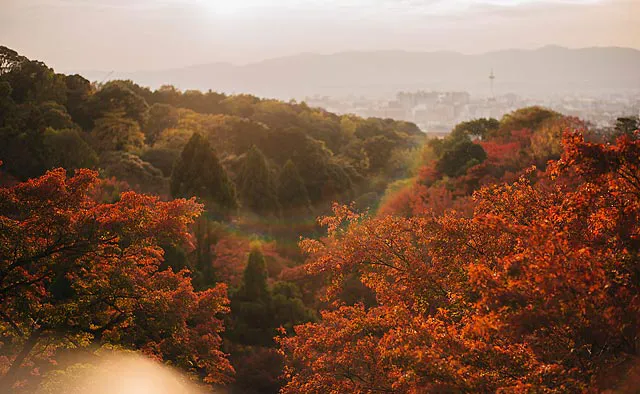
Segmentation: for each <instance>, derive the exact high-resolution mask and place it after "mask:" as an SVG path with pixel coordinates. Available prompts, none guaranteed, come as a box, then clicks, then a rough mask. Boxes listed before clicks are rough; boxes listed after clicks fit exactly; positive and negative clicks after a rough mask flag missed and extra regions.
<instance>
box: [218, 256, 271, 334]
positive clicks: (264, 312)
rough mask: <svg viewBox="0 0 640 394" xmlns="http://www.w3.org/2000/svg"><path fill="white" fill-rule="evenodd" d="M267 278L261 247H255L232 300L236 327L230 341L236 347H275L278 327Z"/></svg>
mask: <svg viewBox="0 0 640 394" xmlns="http://www.w3.org/2000/svg"><path fill="white" fill-rule="evenodd" d="M267 276H268V275H267V266H266V262H265V260H264V255H263V254H262V251H261V250H260V248H259V247H258V246H254V247H252V249H251V253H250V254H249V260H248V261H247V266H246V267H245V269H244V273H243V277H242V284H241V285H240V288H239V289H238V291H237V292H236V294H235V295H234V296H233V297H232V299H231V316H232V319H233V323H232V325H231V329H230V330H229V337H230V338H231V339H232V340H233V341H234V342H236V343H241V344H245V345H261V346H270V345H272V344H273V336H274V335H275V327H274V324H273V317H272V308H271V291H270V289H269V285H268V284H267Z"/></svg>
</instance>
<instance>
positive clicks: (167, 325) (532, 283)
mask: <svg viewBox="0 0 640 394" xmlns="http://www.w3.org/2000/svg"><path fill="white" fill-rule="evenodd" d="M639 125H640V123H639V122H638V119H637V118H636V117H626V118H620V119H619V120H618V122H617V124H616V125H612V128H611V129H610V130H594V129H593V128H592V127H591V126H590V125H588V124H585V123H584V122H582V121H580V120H579V119H575V118H571V117H566V116H563V115H561V114H559V113H556V112H553V111H550V110H547V109H545V108H540V107H530V108H523V109H520V110H517V111H514V112H512V113H510V114H508V115H505V116H504V117H503V118H502V119H499V120H498V119H484V118H483V119H476V120H471V121H468V122H463V123H461V124H459V125H457V126H456V127H454V129H453V130H452V131H451V133H450V134H449V135H448V136H446V137H445V138H443V139H427V138H426V137H425V135H424V134H422V133H421V132H420V130H419V129H418V128H417V127H416V126H415V125H413V124H410V123H406V122H399V121H394V120H391V119H375V118H370V119H363V118H360V117H357V116H354V115H342V116H339V115H335V114H332V113H329V112H327V111H325V110H322V109H319V108H310V107H308V106H307V105H306V104H305V103H296V102H293V101H292V102H288V103H285V102H281V101H277V100H268V99H261V98H258V97H254V96H249V95H233V96H226V95H224V94H220V93H216V92H213V91H208V92H199V91H185V92H182V91H180V90H178V89H176V88H174V87H171V86H164V87H162V88H160V89H158V90H155V91H152V90H150V89H147V88H144V87H141V86H138V85H136V84H135V83H133V82H131V81H110V82H107V83H105V84H95V83H93V84H92V83H90V82H89V81H87V80H85V79H84V78H82V77H81V76H79V75H63V74H57V73H55V72H54V71H53V70H52V69H50V68H49V67H47V66H46V65H45V64H43V63H41V62H37V61H31V60H29V59H27V58H25V57H23V56H20V55H19V54H18V53H16V52H15V51H13V50H11V49H8V48H5V47H0V162H1V163H2V165H0V301H1V302H0V391H2V392H5V391H10V390H11V391H13V392H18V393H19V392H47V390H48V388H49V387H56V385H57V384H59V383H60V378H61V377H64V376H70V375H74V374H76V373H77V372H78V371H81V370H83V369H86V368H87V365H78V363H77V358H74V355H76V354H78V353H79V352H80V353H83V354H85V355H90V356H91V357H94V359H92V358H89V359H88V360H98V359H100V358H101V357H102V355H103V354H104V351H105V349H106V350H108V349H126V350H131V351H138V352H142V353H144V354H146V355H148V356H150V357H153V358H155V359H156V360H161V361H163V362H165V363H167V364H169V365H172V366H174V367H177V368H179V369H181V370H182V371H184V372H185V373H186V376H187V379H192V380H196V381H198V382H200V383H202V384H208V385H210V386H213V387H214V389H218V388H221V386H226V387H225V388H224V390H228V391H229V392H231V393H275V392H278V391H282V392H284V393H325V392H353V393H376V392H394V393H395V392H399V393H422V392H581V391H601V390H606V389H611V390H618V391H622V392H625V390H627V391H632V390H633V389H635V388H637V387H638V385H639V384H640V382H637V381H634V380H633V376H634V375H633V374H634V373H635V374H636V375H637V374H638V373H639V372H638V371H639V369H638V367H637V366H638V365H640V359H639V358H638V351H639V348H638V344H639V343H640V342H639V339H638V338H640V322H639V321H638V316H640V287H639V283H640V277H639V275H640V274H639V272H640V270H639V268H638V266H639V261H638V253H639V249H640V239H639V237H640V234H639V231H640V228H639V226H638V219H639V216H640V161H639V160H640V138H639V137H640V135H638V132H637V131H636V129H637V128H638V126H639ZM142 193H145V194H142ZM333 202H335V203H334V204H333V215H332V216H325V215H327V214H329V212H330V209H331V206H332V203H333ZM344 204H350V205H344ZM317 216H320V217H322V219H321V220H320V221H319V223H315V218H316V217H317ZM323 226H324V227H326V228H327V230H328V232H326V233H325V231H324V230H323V228H322V227H323ZM301 237H302V238H303V240H302V241H301V242H300V238H301ZM298 242H300V243H299V245H298ZM299 246H300V247H299ZM88 363H89V364H88V367H89V369H90V368H91V367H92V366H93V367H95V365H93V362H92V361H88ZM96 365H97V362H96ZM634 371H635V372H634ZM38 390H40V391H38ZM79 390H80V389H79ZM80 391H81V390H80Z"/></svg>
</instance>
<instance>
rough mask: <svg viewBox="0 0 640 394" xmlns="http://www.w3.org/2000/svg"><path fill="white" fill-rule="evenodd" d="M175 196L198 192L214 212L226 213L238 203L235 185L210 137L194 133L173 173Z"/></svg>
mask: <svg viewBox="0 0 640 394" xmlns="http://www.w3.org/2000/svg"><path fill="white" fill-rule="evenodd" d="M171 194H172V195H173V196H174V197H192V196H197V197H200V198H201V199H203V200H204V202H205V204H206V207H207V210H208V211H209V213H210V214H213V215H220V214H222V215H227V214H230V213H232V212H233V211H234V210H236V209H237V207H238V202H237V199H236V190H235V185H234V184H233V182H232V181H231V180H230V179H229V176H228V175H227V173H226V171H225V169H224V168H223V167H222V165H221V164H220V162H219V161H218V157H217V156H216V154H215V152H214V151H213V149H212V148H211V146H210V145H209V141H207V139H206V138H204V137H203V136H202V135H200V134H199V133H195V134H193V136H191V139H190V140H189V142H188V143H187V145H186V146H185V147H184V149H183V150H182V154H181V155H180V157H179V158H178V160H177V161H176V164H175V166H174V168H173V173H172V174H171Z"/></svg>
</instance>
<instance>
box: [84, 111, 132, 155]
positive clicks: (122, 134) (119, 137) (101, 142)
mask: <svg viewBox="0 0 640 394" xmlns="http://www.w3.org/2000/svg"><path fill="white" fill-rule="evenodd" d="M91 133H92V136H93V140H94V143H95V148H96V150H97V151H98V152H108V151H131V150H135V149H139V148H142V147H143V146H144V134H142V131H140V126H139V125H138V123H137V122H136V121H134V120H131V119H129V118H126V117H124V113H123V112H110V113H107V114H105V115H104V116H103V117H102V118H100V119H98V120H97V121H96V122H95V127H94V128H93V131H92V132H91Z"/></svg>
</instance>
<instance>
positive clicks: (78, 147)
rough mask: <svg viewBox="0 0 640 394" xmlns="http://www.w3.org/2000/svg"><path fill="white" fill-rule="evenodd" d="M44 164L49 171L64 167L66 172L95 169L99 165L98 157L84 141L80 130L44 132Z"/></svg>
mask: <svg viewBox="0 0 640 394" xmlns="http://www.w3.org/2000/svg"><path fill="white" fill-rule="evenodd" d="M43 144H44V149H45V152H46V154H45V156H44V164H45V167H46V168H47V169H51V168H56V167H62V168H64V169H66V170H74V169H78V168H94V167H95V166H96V164H98V155H96V152H95V151H94V150H93V149H91V146H89V144H87V142H86V141H85V140H84V139H82V136H81V134H80V132H79V131H78V130H75V129H64V130H54V129H51V128H49V129H47V130H46V131H45V132H44V136H43Z"/></svg>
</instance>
